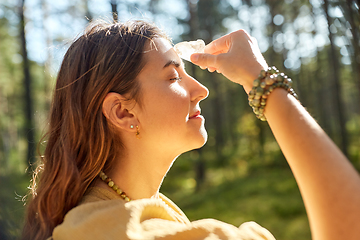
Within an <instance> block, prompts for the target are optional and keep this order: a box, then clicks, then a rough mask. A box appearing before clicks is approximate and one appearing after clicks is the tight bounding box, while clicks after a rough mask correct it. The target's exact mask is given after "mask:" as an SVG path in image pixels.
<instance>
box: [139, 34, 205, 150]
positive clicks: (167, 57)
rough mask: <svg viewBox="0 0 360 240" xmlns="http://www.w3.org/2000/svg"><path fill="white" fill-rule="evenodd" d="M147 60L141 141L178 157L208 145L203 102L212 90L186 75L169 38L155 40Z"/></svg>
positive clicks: (142, 80)
mask: <svg viewBox="0 0 360 240" xmlns="http://www.w3.org/2000/svg"><path fill="white" fill-rule="evenodd" d="M144 60H145V61H146V65H145V67H144V68H143V70H142V71H141V73H140V74H139V75H138V81H139V82H140V85H141V96H142V97H141V103H142V104H141V106H139V105H137V106H136V112H137V118H138V121H139V126H140V136H141V140H143V141H146V144H149V146H148V147H151V148H152V149H158V150H159V151H162V152H164V153H165V152H166V151H169V152H168V153H169V154H175V156H177V155H179V154H181V153H183V152H186V151H189V150H191V149H195V148H199V147H201V146H202V145H204V143H205V142H206V140H207V133H206V130H205V127H204V121H205V120H204V118H203V116H201V115H200V107H199V102H200V101H201V100H203V99H204V98H206V97H207V96H208V89H207V88H206V87H205V86H203V85H201V84H200V83H199V82H198V81H196V80H195V79H194V78H192V77H190V76H189V75H188V74H187V73H186V72H185V69H184V64H183V62H182V60H181V59H180V58H179V56H178V55H177V54H176V52H175V51H174V49H173V48H172V46H171V44H170V43H169V41H168V40H166V39H163V38H156V39H154V41H153V43H151V44H150V47H148V49H147V51H146V53H145V54H144ZM180 78H181V79H180Z"/></svg>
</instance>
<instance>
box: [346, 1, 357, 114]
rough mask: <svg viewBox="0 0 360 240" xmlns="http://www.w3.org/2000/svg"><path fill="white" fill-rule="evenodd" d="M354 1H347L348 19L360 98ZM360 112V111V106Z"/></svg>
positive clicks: (354, 69)
mask: <svg viewBox="0 0 360 240" xmlns="http://www.w3.org/2000/svg"><path fill="white" fill-rule="evenodd" d="M352 2H353V1H352V0H347V1H346V3H347V8H348V11H349V12H348V14H347V15H348V18H347V20H348V21H349V23H350V26H351V34H352V36H353V40H352V45H353V49H354V59H353V71H354V75H355V80H356V84H357V86H358V91H359V96H360V46H359V44H360V43H359V37H360V36H359V27H358V25H357V24H356V23H355V20H354V14H353V12H354V11H353V8H352V7H351V5H352ZM344 14H346V12H344ZM359 111H360V104H359Z"/></svg>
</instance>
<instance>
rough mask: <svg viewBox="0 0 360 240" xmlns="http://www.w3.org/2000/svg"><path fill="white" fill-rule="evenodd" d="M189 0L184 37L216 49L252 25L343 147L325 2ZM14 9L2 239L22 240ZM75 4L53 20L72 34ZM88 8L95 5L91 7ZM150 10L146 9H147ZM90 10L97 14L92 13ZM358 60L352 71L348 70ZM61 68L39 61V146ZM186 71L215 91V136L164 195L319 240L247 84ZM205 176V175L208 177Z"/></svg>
mask: <svg viewBox="0 0 360 240" xmlns="http://www.w3.org/2000/svg"><path fill="white" fill-rule="evenodd" d="M183 1H184V4H185V5H187V4H189V3H191V2H192V3H195V4H196V6H195V8H193V9H192V10H193V12H192V14H190V13H189V12H188V13H187V14H185V15H184V16H185V17H182V18H181V19H177V21H178V23H179V24H181V25H182V26H183V28H184V32H183V34H182V36H177V37H178V38H182V39H184V40H194V39H193V38H195V39H196V38H203V39H204V40H205V41H206V42H207V43H209V42H210V41H211V40H212V39H214V38H216V37H218V36H220V35H222V34H225V33H226V32H228V31H230V30H234V29H233V28H232V26H234V25H235V26H238V27H240V28H245V29H246V30H247V31H249V32H250V34H253V35H255V36H256V37H257V38H258V41H259V43H262V44H263V45H264V44H265V45H264V46H267V47H264V51H265V52H264V55H265V58H266V59H267V61H268V63H269V64H272V65H276V66H278V68H279V69H280V70H281V71H284V72H285V73H286V74H287V75H289V76H290V77H291V78H293V80H294V85H295V86H294V88H295V90H296V91H297V92H298V93H299V96H300V100H301V102H302V103H303V104H304V106H305V107H306V108H307V109H308V111H309V112H310V113H311V114H312V115H313V116H314V117H315V119H316V120H317V121H318V122H319V124H320V125H321V126H322V127H323V128H324V130H325V131H326V132H327V133H328V134H329V135H330V137H331V138H332V139H333V140H334V141H335V142H336V143H337V144H338V145H339V146H340V144H341V141H342V140H341V137H340V133H339V121H338V116H337V113H336V111H335V110H334V105H333V98H334V97H333V91H334V85H333V82H332V77H333V73H332V70H333V69H332V68H333V67H332V66H331V65H330V64H329V58H330V57H329V56H330V55H329V52H330V50H331V49H330V47H329V42H328V33H326V32H325V33H324V32H322V30H321V28H319V26H318V25H317V23H318V22H319V21H320V20H324V19H326V18H325V13H324V9H323V5H321V3H320V5H319V6H316V4H315V5H314V3H315V2H316V1H310V2H309V1H304V0H301V1H261V0H260V1H259V0H258V1H255V0H246V1H219V0H200V1H198V2H197V1H185V0H183ZM5 2H6V5H5V3H4V4H2V5H1V6H2V8H1V9H0V206H2V207H1V208H0V239H16V237H17V236H18V235H19V232H20V229H21V222H22V220H21V219H22V218H23V210H24V207H23V206H22V203H21V202H20V201H19V198H21V197H18V195H19V196H24V194H25V191H26V186H27V185H28V177H27V176H25V175H24V174H23V173H24V171H25V168H26V166H27V165H26V162H27V159H26V148H27V142H26V140H25V139H26V138H25V136H26V134H27V133H26V132H25V131H24V122H25V119H24V113H23V112H24V101H23V92H24V87H23V83H22V78H23V76H22V75H23V74H22V57H21V55H20V41H19V40H18V34H17V32H18V26H17V24H18V20H17V19H16V14H17V10H16V8H15V6H14V5H11V4H10V3H8V2H9V1H5ZM42 2H43V3H45V2H48V4H49V6H50V7H51V4H50V1H42ZM76 2H79V1H76ZM76 2H75V3H72V4H69V5H68V6H66V4H65V5H64V6H63V9H62V10H59V12H56V11H53V10H52V11H49V12H46V15H47V16H48V17H49V18H51V17H53V16H55V19H57V20H56V21H59V23H58V25H63V26H66V27H64V28H62V29H60V30H61V31H63V32H64V33H71V34H74V33H73V30H74V29H75V28H76V26H75V25H76V24H75V23H77V24H79V23H81V24H84V23H85V21H84V19H83V18H82V16H83V14H82V13H83V12H85V9H83V10H84V11H83V12H82V7H81V6H82V4H76ZM163 2H166V1H149V3H148V4H149V6H148V9H150V10H151V9H152V10H151V11H152V12H153V13H157V14H160V12H159V11H158V9H156V8H159V6H160V5H161V4H164V3H163ZM348 2H349V3H350V8H349V6H348V5H347V4H345V2H335V1H332V2H331V3H330V5H331V6H330V8H331V10H334V9H337V7H339V9H341V11H342V13H343V15H341V14H340V15H336V14H334V13H333V12H334V11H332V13H333V15H331V16H330V18H331V20H332V22H333V23H331V24H330V25H331V27H330V29H331V30H332V32H333V34H334V36H335V45H336V44H337V45H336V46H335V51H336V52H337V53H338V56H339V59H337V60H338V62H339V69H338V70H339V79H340V84H341V89H342V92H341V93H342V101H343V103H344V105H343V107H344V109H345V119H346V130H347V133H348V153H349V156H348V157H349V159H350V161H351V162H352V163H353V165H354V166H355V167H356V168H357V169H358V170H359V169H360V149H359V146H360V138H359V136H360V105H359V102H360V92H359V91H360V82H359V79H360V78H359V76H360V65H359V63H360V60H359V52H357V48H356V47H359V46H357V45H359V44H358V43H356V41H355V39H354V37H356V36H358V37H359V36H360V34H359V32H360V31H359V26H360V25H359V24H358V23H359V22H360V18H359V13H358V10H356V11H355V8H354V4H352V2H353V1H348ZM85 3H86V4H84V5H86V6H87V1H85ZM74 4H75V5H74ZM351 4H352V5H351ZM95 5H96V4H95ZM109 5H110V4H109ZM127 5H129V6H127ZM130 5H131V4H130V3H122V6H123V7H125V8H124V9H126V7H128V8H129V9H131V7H134V6H135V7H137V6H139V7H140V6H145V5H146V3H144V4H140V5H136V4H135V5H134V6H130ZM49 6H47V7H48V9H49ZM351 6H352V7H351ZM44 9H45V8H44ZM148 9H140V10H139V12H141V11H142V10H144V11H147V10H148ZM159 9H160V8H159ZM189 9H190V8H189ZM189 9H185V10H184V11H188V10H189ZM351 9H352V10H351ZM90 10H91V9H90ZM263 10H265V11H263ZM86 11H87V13H86V14H88V11H89V9H86ZM330 12H331V11H330ZM162 14H165V13H162ZM351 14H352V15H351ZM180 15H181V16H183V14H179V16H180ZM246 15H248V18H246ZM276 15H281V16H283V17H284V22H283V23H282V24H280V25H276V24H275V23H274V21H273V19H274V17H275V16H276ZM64 16H65V17H64ZM159 16H160V15H159ZM244 16H245V17H244ZM351 16H352V17H351ZM259 17H260V18H259ZM155 18H156V16H155V14H154V16H153V19H155ZM306 19H310V21H308V22H307V21H306ZM52 20H54V19H52ZM36 21H37V20H36V19H28V22H29V23H30V24H29V25H31V24H32V25H41V24H39V22H36ZM325 21H326V20H325ZM305 23H307V24H305ZM322 25H326V22H325V24H324V22H322ZM81 28H83V27H81ZM69 29H70V30H69ZM47 30H48V29H47ZM45 32H46V31H45ZM45 34H49V32H47V33H45ZM281 34H283V35H281ZM304 34H305V35H304ZM60 35H61V34H59V33H57V34H55V36H53V37H54V38H55V39H60V40H59V41H58V42H61V41H62V39H63V38H64V37H65V38H68V39H71V38H73V37H74V36H73V35H71V36H62V35H61V37H60ZM319 35H320V36H322V37H324V39H325V40H324V41H325V43H324V45H322V46H321V45H319V46H317V47H316V48H315V51H314V52H312V53H311V54H309V53H307V54H306V51H307V49H306V48H304V43H303V42H302V41H303V40H304V38H302V37H303V36H307V38H308V39H310V43H311V44H309V45H316V44H317V39H318V38H316V36H319ZM301 36H302V37H301ZM47 37H49V36H47ZM305 40H306V38H305ZM54 41H56V40H54ZM290 43H291V44H290ZM340 53H341V54H340ZM49 56H50V55H49ZM294 56H296V57H297V58H298V59H297V60H298V61H299V62H300V63H301V65H299V66H298V67H296V66H295V65H294V64H293V65H291V64H290V65H289V64H288V63H289V61H290V60H291V61H295V62H296V60H294V59H293V58H294ZM349 60H350V61H351V64H348V63H346V61H349ZM291 61H290V62H291ZM49 62H56V61H49ZM53 67H54V66H47V65H45V66H44V65H43V63H37V62H31V75H32V79H33V82H32V92H33V99H34V110H35V114H34V117H35V128H34V129H33V131H34V132H35V136H36V139H37V141H38V139H40V137H41V136H42V134H43V133H44V131H45V130H46V129H45V128H46V125H47V113H48V110H49V105H50V104H49V101H50V100H49V99H50V97H51V90H50V89H52V86H53V84H54V77H51V74H52V72H49V69H51V68H53ZM187 71H188V72H189V73H190V75H192V76H195V78H197V79H198V80H199V81H200V82H201V83H203V84H204V85H205V86H207V87H208V88H209V90H210V95H209V97H208V99H207V100H205V101H204V102H202V103H201V107H202V114H203V115H204V116H205V118H206V128H207V131H208V134H209V139H208V142H207V144H206V145H205V146H204V147H203V148H202V149H201V150H196V151H192V152H189V153H186V154H183V155H182V156H180V157H179V159H178V160H177V161H176V162H175V163H174V166H173V168H172V169H171V170H170V172H169V173H168V176H167V177H166V180H165V182H164V184H163V187H162V191H163V192H164V193H165V194H166V195H168V196H169V197H170V198H171V199H173V200H174V201H175V202H176V203H177V204H178V205H179V206H180V207H181V208H182V209H183V210H184V212H185V213H186V214H187V215H188V216H189V218H190V219H191V220H196V219H201V218H206V217H211V218H216V219H219V220H222V221H225V222H228V223H231V224H234V225H235V226H238V225H240V224H241V223H242V222H244V221H250V220H254V221H256V222H258V223H260V224H261V225H263V226H264V227H266V228H268V229H269V230H270V231H271V232H272V233H273V234H274V235H275V237H277V239H280V240H281V239H294V240H296V239H310V232H309V227H308V222H307V218H306V214H305V211H304V206H303V203H302V201H301V197H300V194H299V191H298V188H297V186H296V183H295V180H294V178H293V176H292V174H291V172H290V170H289V167H288V165H287V163H286V161H285V159H284V156H283V155H282V153H281V151H280V149H279V146H278V145H277V143H276V141H275V139H274V137H273V136H272V133H271V131H270V129H269V127H268V125H267V123H263V122H260V121H258V120H257V119H256V118H255V116H254V115H253V114H252V112H251V108H250V107H249V106H248V104H247V96H246V93H245V92H244V91H243V90H242V87H241V86H238V85H236V84H234V83H232V82H229V81H227V80H225V79H224V77H222V76H221V75H220V74H216V73H212V74H210V73H208V72H207V71H202V70H200V69H199V68H197V67H193V66H192V65H191V64H188V65H187ZM294 127H296V126H294ZM199 172H203V176H201V174H199ZM15 193H16V194H15ZM4 206H5V207H4Z"/></svg>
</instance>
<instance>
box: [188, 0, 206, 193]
mask: <svg viewBox="0 0 360 240" xmlns="http://www.w3.org/2000/svg"><path fill="white" fill-rule="evenodd" d="M187 5H188V11H189V13H190V18H189V26H190V32H189V36H190V38H191V39H192V40H194V39H196V38H197V34H196V33H197V32H198V30H199V20H198V16H197V3H194V2H193V1H191V0H187ZM196 68H197V67H196V66H195V65H194V64H191V72H192V77H193V78H195V79H196V77H197V76H196ZM195 151H198V152H199V157H198V158H197V160H196V161H195V166H194V167H195V181H196V188H195V191H196V192H198V191H200V189H201V187H202V185H203V183H204V181H205V177H206V175H205V174H206V166H205V162H204V159H203V157H202V155H201V149H199V150H195Z"/></svg>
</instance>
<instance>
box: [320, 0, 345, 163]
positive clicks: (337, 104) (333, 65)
mask: <svg viewBox="0 0 360 240" xmlns="http://www.w3.org/2000/svg"><path fill="white" fill-rule="evenodd" d="M328 9H329V1H328V0H324V10H325V15H326V20H327V22H328V29H329V38H330V54H329V55H330V69H332V70H330V71H332V74H331V75H330V76H331V78H332V79H330V80H332V82H333V86H332V93H333V96H334V98H333V99H334V103H333V104H334V109H335V110H336V112H337V115H338V116H337V117H338V122H339V131H340V148H341V150H342V151H343V153H344V154H345V155H346V156H348V151H347V146H348V136H347V132H346V127H345V124H346V118H345V113H344V107H343V104H342V97H341V85H340V80H339V61H338V56H337V53H336V49H335V44H334V36H333V33H332V32H331V30H330V26H331V24H332V21H331V18H330V16H329V14H328Z"/></svg>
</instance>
